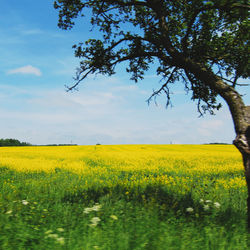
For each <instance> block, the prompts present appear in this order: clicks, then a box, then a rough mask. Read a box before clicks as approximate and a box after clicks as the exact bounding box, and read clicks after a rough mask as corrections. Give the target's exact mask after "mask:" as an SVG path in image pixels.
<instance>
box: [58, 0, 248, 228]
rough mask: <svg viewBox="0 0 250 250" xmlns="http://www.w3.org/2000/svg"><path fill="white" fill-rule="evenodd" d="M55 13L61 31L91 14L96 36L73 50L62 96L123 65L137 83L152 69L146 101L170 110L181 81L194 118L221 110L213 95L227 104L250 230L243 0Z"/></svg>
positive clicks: (70, 4) (98, 5) (71, 4)
mask: <svg viewBox="0 0 250 250" xmlns="http://www.w3.org/2000/svg"><path fill="white" fill-rule="evenodd" d="M54 7H55V8H56V9H58V11H59V22H58V25H59V27H60V28H62V29H66V30H67V29H71V28H72V27H73V26H74V24H75V23H74V19H75V18H77V17H79V16H80V17H84V15H85V14H86V13H89V12H88V11H92V16H91V20H90V22H91V24H92V25H93V26H96V27H98V28H99V31H100V33H101V34H102V39H89V40H87V41H85V43H80V44H78V45H74V46H73V48H74V49H75V56H76V57H78V58H81V59H82V60H81V62H80V66H79V68H78V69H77V72H76V77H75V82H74V84H73V85H72V86H70V87H68V90H73V89H75V88H76V87H77V86H78V85H79V83H80V82H81V81H83V80H84V79H85V78H86V77H87V76H88V75H90V74H96V73H97V74H106V75H113V74H115V69H116V66H117V65H118V64H120V63H122V62H127V64H126V65H127V66H126V71H127V72H128V73H130V74H131V79H132V80H134V81H136V82H137V81H138V80H140V79H143V76H144V73H145V72H146V71H147V70H148V69H149V68H150V66H151V65H152V63H155V64H156V63H157V65H158V67H157V69H156V71H157V74H158V75H160V76H161V77H162V78H163V80H164V82H163V84H162V86H161V87H160V88H159V89H158V90H157V91H154V92H153V93H152V96H151V97H150V98H149V100H148V101H150V100H151V99H152V98H155V97H156V96H157V95H159V94H160V93H165V94H166V103H167V105H169V103H170V92H169V88H170V85H171V83H174V82H180V81H182V82H183V84H184V88H185V89H186V90H188V91H190V92H191V93H192V97H191V98H192V100H197V103H198V105H197V106H198V111H199V112H200V113H201V114H203V113H205V112H206V111H208V112H210V113H212V114H213V113H214V110H218V109H219V108H220V107H221V104H220V103H218V100H217V97H218V96H221V97H222V98H223V99H224V100H225V101H226V103H227V104H228V107H229V109H230V112H231V115H232V119H233V123H234V128H235V132H236V138H235V140H234V142H233V143H234V145H235V146H236V147H237V148H238V149H239V151H240V152H241V154H242V156H243V163H244V169H245V176H246V182H247V187H248V200H247V205H248V225H249V227H250V106H246V105H245V104H244V102H243V99H242V96H241V94H240V92H239V91H238V89H239V87H240V86H241V85H243V84H239V79H240V78H249V74H250V64H249V56H248V55H249V51H250V46H249V36H250V32H249V26H250V23H249V20H248V19H249V14H248V13H249V10H250V5H249V2H248V0H86V1H83V0H71V1H70V0H57V1H55V3H54Z"/></svg>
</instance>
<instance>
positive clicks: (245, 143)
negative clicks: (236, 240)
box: [234, 106, 250, 230]
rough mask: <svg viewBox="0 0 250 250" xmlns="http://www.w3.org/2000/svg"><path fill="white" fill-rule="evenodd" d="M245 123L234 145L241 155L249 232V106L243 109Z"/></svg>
mask: <svg viewBox="0 0 250 250" xmlns="http://www.w3.org/2000/svg"><path fill="white" fill-rule="evenodd" d="M245 121H246V122H247V124H248V126H247V128H246V131H245V133H243V134H238V135H237V137H236V139H235V140H234V145H235V146H236V147H237V148H238V149H239V151H240V152H241V154H242V158H243V164H244V169H245V177H246V183H247V191H248V198H247V217H248V219H247V225H248V229H249V230H250V106H246V107H245Z"/></svg>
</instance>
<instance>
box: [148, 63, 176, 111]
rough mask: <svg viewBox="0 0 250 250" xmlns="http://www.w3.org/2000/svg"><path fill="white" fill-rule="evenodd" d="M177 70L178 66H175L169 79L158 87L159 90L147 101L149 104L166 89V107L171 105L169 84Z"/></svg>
mask: <svg viewBox="0 0 250 250" xmlns="http://www.w3.org/2000/svg"><path fill="white" fill-rule="evenodd" d="M177 70H178V68H177V67H175V68H174V69H173V70H172V72H171V74H170V76H169V77H168V79H167V81H166V82H165V83H164V84H163V85H162V86H161V88H160V89H158V90H156V91H153V94H152V95H151V96H150V97H149V98H148V99H147V103H148V104H149V103H150V101H151V100H152V98H153V97H154V98H155V97H156V96H158V95H159V94H160V93H161V92H162V91H164V92H165V94H166V96H167V103H166V107H168V106H169V104H170V92H169V88H168V84H169V82H170V81H171V80H172V79H173V77H174V74H175V72H176V71H177Z"/></svg>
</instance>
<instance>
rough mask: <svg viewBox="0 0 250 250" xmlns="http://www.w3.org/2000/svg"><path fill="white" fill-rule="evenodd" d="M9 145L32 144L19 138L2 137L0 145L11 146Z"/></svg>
mask: <svg viewBox="0 0 250 250" xmlns="http://www.w3.org/2000/svg"><path fill="white" fill-rule="evenodd" d="M9 146H14V147H16V146H32V145H31V144H30V143H28V142H20V141H19V140H17V139H0V147H9Z"/></svg>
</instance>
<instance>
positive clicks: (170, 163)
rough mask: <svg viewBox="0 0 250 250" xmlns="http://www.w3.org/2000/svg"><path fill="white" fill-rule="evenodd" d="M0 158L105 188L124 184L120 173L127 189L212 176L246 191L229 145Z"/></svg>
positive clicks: (32, 150)
mask: <svg viewBox="0 0 250 250" xmlns="http://www.w3.org/2000/svg"><path fill="white" fill-rule="evenodd" d="M0 156H1V158H0V166H2V167H8V168H9V169H13V170H16V171H23V172H42V171H44V172H46V173H53V172H54V171H56V170H60V169H61V170H66V171H70V172H73V173H77V174H78V175H79V176H86V181H87V179H89V180H91V181H93V180H94V181H96V182H99V183H103V182H104V181H105V184H106V185H114V184H115V183H119V182H121V181H122V182H124V181H125V180H124V179H121V178H119V175H121V173H122V174H123V175H125V176H126V175H128V174H129V176H130V177H129V185H131V184H134V185H139V184H143V183H161V184H166V185H171V186H172V187H173V186H175V185H179V184H180V183H181V184H182V188H184V187H186V189H189V188H190V187H191V184H192V183H193V182H194V181H195V180H194V178H193V177H194V176H195V179H197V178H199V176H200V177H203V178H204V177H205V176H212V175H216V176H220V178H219V179H217V180H216V187H221V186H222V187H225V188H229V187H234V188H237V187H245V180H244V175H243V166H242V161H241V155H240V153H239V152H238V151H237V150H236V148H235V147H234V146H232V145H115V146H105V145H98V146H63V147H53V146H42V147H3V148H0ZM225 174H226V175H228V174H229V175H231V179H230V180H229V181H228V177H227V181H226V180H224V179H223V176H224V175H225ZM87 177H88V178H87ZM90 177H91V178H90ZM124 184H125V183H124ZM193 184H194V183H193Z"/></svg>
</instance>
